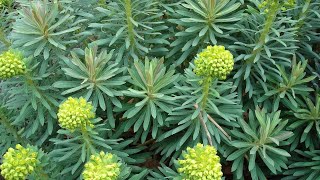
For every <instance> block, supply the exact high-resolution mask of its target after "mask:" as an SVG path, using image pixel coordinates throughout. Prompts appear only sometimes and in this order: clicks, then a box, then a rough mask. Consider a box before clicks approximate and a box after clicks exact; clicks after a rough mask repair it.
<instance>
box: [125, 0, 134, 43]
mask: <svg viewBox="0 0 320 180" xmlns="http://www.w3.org/2000/svg"><path fill="white" fill-rule="evenodd" d="M125 11H126V20H127V26H128V36H129V41H130V46H131V47H133V46H134V25H133V23H132V21H131V19H132V7H131V0H125Z"/></svg>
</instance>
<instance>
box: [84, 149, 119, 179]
mask: <svg viewBox="0 0 320 180" xmlns="http://www.w3.org/2000/svg"><path fill="white" fill-rule="evenodd" d="M120 166H121V163H119V162H118V158H117V156H115V155H112V154H110V153H107V154H106V153H104V152H100V154H97V155H92V156H91V157H90V160H89V162H87V163H86V164H85V165H84V168H85V169H84V171H83V173H82V176H83V179H84V180H116V179H118V176H119V175H120V173H121V172H120Z"/></svg>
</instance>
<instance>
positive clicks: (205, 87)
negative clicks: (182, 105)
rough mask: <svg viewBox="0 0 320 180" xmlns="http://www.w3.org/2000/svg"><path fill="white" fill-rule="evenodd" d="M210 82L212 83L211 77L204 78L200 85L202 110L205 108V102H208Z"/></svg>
mask: <svg viewBox="0 0 320 180" xmlns="http://www.w3.org/2000/svg"><path fill="white" fill-rule="evenodd" d="M211 82H212V78H211V77H206V78H204V80H203V84H202V93H203V99H202V101H201V108H202V110H204V109H205V108H206V106H207V100H208V96H209V91H210V85H211Z"/></svg>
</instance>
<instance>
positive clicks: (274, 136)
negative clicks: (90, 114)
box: [0, 0, 320, 179]
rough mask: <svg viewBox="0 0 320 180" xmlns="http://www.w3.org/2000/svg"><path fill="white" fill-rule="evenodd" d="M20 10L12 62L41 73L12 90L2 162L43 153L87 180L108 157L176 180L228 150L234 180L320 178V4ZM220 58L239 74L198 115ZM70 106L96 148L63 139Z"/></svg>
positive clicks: (15, 6)
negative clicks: (35, 150)
mask: <svg viewBox="0 0 320 180" xmlns="http://www.w3.org/2000/svg"><path fill="white" fill-rule="evenodd" d="M7 2H9V3H7V4H5V5H2V6H1V5H0V8H1V9H0V13H1V14H0V23H1V27H0V51H6V50H8V49H11V48H14V49H17V50H19V51H21V52H23V54H24V56H25V57H27V67H28V72H27V73H26V75H24V76H21V77H18V78H12V79H9V80H1V81H0V106H1V109H0V122H1V123H0V132H1V133H0V154H1V156H0V157H2V155H3V154H4V153H5V152H6V150H7V149H8V148H9V147H13V146H14V145H15V144H17V143H20V144H23V145H26V144H31V145H34V146H38V147H39V148H42V149H43V151H44V152H46V153H48V156H49V157H50V158H49V159H50V163H48V164H49V165H48V166H47V171H48V174H50V177H51V178H53V179H63V178H64V179H76V178H79V177H80V174H81V172H82V170H83V164H84V163H85V162H86V161H87V159H88V157H89V156H90V154H92V153H93V152H94V151H93V150H92V149H95V150H99V151H100V150H104V151H107V152H112V153H115V154H117V155H118V156H119V157H121V158H122V159H123V160H124V162H125V163H127V164H128V166H129V167H131V168H132V171H131V174H130V177H129V178H131V179H163V178H165V177H169V178H173V177H174V176H176V175H177V173H176V172H175V171H176V166H175V160H176V159H177V158H179V157H180V156H181V152H182V151H183V150H185V149H186V147H188V146H190V147H193V146H194V145H196V144H197V143H198V142H200V143H203V144H210V143H212V144H213V145H214V146H215V147H216V148H217V150H218V152H219V156H220V157H221V163H222V165H223V171H224V176H225V178H227V179H230V178H231V179H232V178H233V179H249V178H252V179H266V178H268V179H271V178H276V177H281V178H283V179H299V178H300V179H316V178H317V177H319V174H320V167H319V158H320V153H319V150H320V147H319V140H320V125H319V123H320V94H319V85H320V43H319V42H320V35H319V33H320V1H319V0H297V1H295V4H294V6H293V7H287V8H283V7H276V8H274V7H273V8H270V9H269V10H267V11H265V10H264V8H261V7H259V4H260V3H261V2H260V1H258V0H240V1H239V0H172V1H171V0H160V1H156V0H113V1H101V0H99V1H97V0H54V1H52V2H51V1H50V2H49V1H29V0H16V1H14V2H13V1H12V2H11V1H7ZM280 3H281V2H280ZM216 44H217V45H223V46H225V47H226V49H228V50H230V51H231V53H232V54H233V56H234V57H235V67H234V70H233V71H232V74H230V75H229V76H228V77H227V79H226V80H225V81H220V80H215V81H213V82H212V84H211V85H210V87H209V94H208V96H207V99H208V103H207V104H206V105H204V106H198V104H199V103H200V102H202V99H203V98H204V91H203V87H202V86H201V85H200V84H199V83H198V82H199V81H201V78H199V77H197V76H196V75H195V74H194V73H193V69H194V65H193V60H194V58H195V57H196V54H197V53H199V52H201V51H202V50H203V49H204V48H206V47H207V46H208V45H216ZM69 96H72V97H80V96H82V97H85V98H86V99H87V100H88V101H91V102H92V104H93V105H94V107H95V108H96V114H97V117H99V118H98V119H96V120H95V123H96V128H94V129H92V130H91V131H90V132H89V134H88V136H83V134H77V133H71V132H69V131H67V130H63V129H61V128H60V127H59V124H58V122H57V111H58V106H59V104H60V103H61V102H63V101H64V100H65V99H66V98H67V97H69ZM79 137H80V138H79ZM86 142H92V143H91V146H92V147H91V146H90V147H89V146H88V143H86ZM0 161H1V158H0ZM30 178H32V177H30Z"/></svg>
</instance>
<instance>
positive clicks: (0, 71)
mask: <svg viewBox="0 0 320 180" xmlns="http://www.w3.org/2000/svg"><path fill="white" fill-rule="evenodd" d="M25 70H26V65H25V64H24V62H23V57H22V55H21V54H20V53H18V52H14V51H12V50H9V51H6V52H4V53H2V54H1V55H0V79H8V78H12V77H14V76H19V75H22V74H24V73H25Z"/></svg>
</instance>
